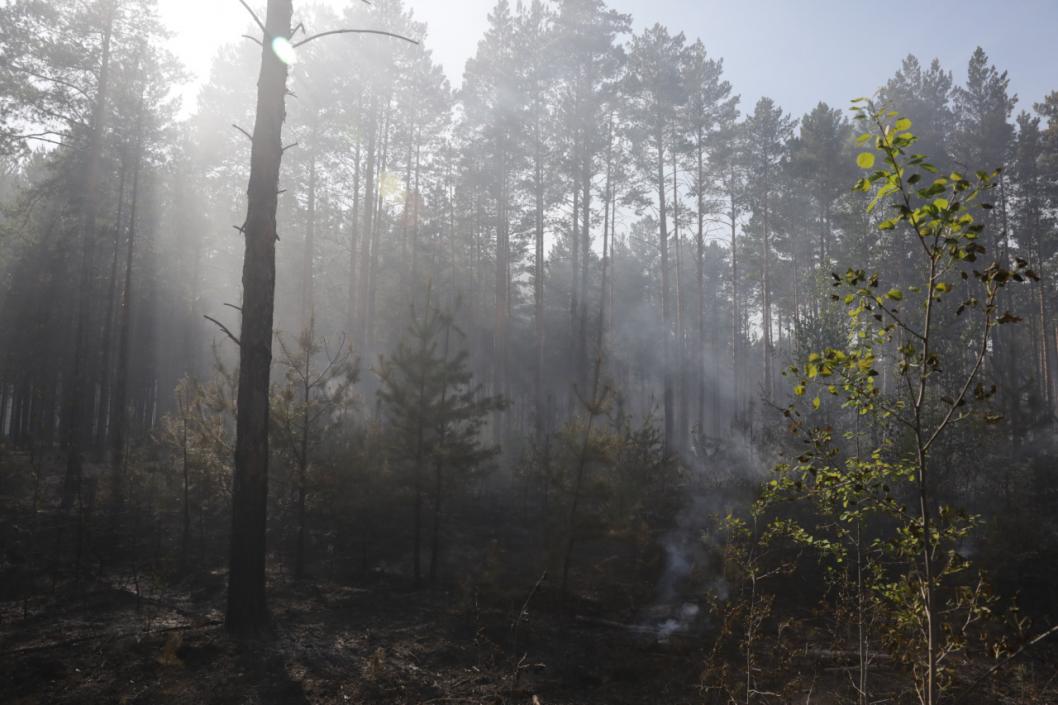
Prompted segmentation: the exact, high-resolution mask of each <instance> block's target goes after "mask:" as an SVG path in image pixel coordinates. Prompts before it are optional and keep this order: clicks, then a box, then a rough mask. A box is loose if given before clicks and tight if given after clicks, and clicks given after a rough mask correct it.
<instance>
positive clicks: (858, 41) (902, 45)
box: [161, 0, 1058, 115]
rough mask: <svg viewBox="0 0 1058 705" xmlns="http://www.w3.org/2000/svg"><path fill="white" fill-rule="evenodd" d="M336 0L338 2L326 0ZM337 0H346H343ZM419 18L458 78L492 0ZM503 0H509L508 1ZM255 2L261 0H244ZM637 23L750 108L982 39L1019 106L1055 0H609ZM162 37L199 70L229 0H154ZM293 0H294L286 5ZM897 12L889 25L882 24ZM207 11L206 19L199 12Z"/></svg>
mask: <svg viewBox="0 0 1058 705" xmlns="http://www.w3.org/2000/svg"><path fill="white" fill-rule="evenodd" d="M327 1H328V2H332V3H334V4H339V3H340V2H342V1H343V0H327ZM344 1H348V0H344ZM407 2H408V4H409V5H410V6H411V7H412V8H413V9H414V11H415V14H416V16H417V17H419V18H420V19H422V20H424V21H426V22H427V23H428V25H429V27H430V30H429V36H428V37H427V44H428V45H429V46H430V47H431V48H432V49H433V50H434V53H435V55H436V57H437V59H438V60H439V61H440V62H441V63H442V64H443V65H444V67H445V70H446V71H447V72H448V75H449V77H450V78H451V79H452V80H453V83H456V84H458V83H459V81H460V78H461V76H462V70H463V64H464V63H465V61H466V59H467V58H469V57H470V56H471V55H472V54H473V53H474V50H475V47H476V45H477V42H478V39H480V37H481V34H482V32H483V31H484V29H485V26H486V17H487V15H488V12H489V10H490V9H491V8H492V7H493V6H494V5H495V0H407ZM511 2H512V4H514V2H516V0H511ZM252 4H254V5H256V6H261V5H263V0H252ZM609 4H610V5H611V6H612V7H614V8H615V9H618V10H620V11H622V12H627V13H630V14H631V15H632V16H633V20H634V22H635V26H636V28H637V29H640V28H642V27H644V26H646V25H649V24H653V23H654V22H661V23H663V24H665V25H667V26H668V27H669V29H671V30H672V31H674V32H678V31H683V32H684V33H685V34H687V36H688V37H690V38H691V39H693V38H695V37H701V39H702V41H703V42H705V45H706V48H707V49H708V51H709V52H710V54H712V55H713V56H717V57H723V59H724V64H725V67H726V73H727V77H728V79H729V80H730V81H731V82H732V84H733V85H734V88H735V91H736V92H737V93H739V94H741V95H742V99H743V106H744V107H745V106H749V107H752V105H753V103H754V102H755V101H756V99H757V98H759V97H760V96H762V95H768V96H771V97H772V98H774V99H775V100H776V101H778V102H779V104H780V105H782V106H783V108H784V109H786V110H787V111H788V112H791V113H793V114H795V115H801V114H803V113H804V112H806V111H808V110H810V109H811V108H812V107H813V106H814V105H815V104H816V103H817V102H818V101H819V100H826V101H827V102H829V103H831V104H832V105H834V106H844V105H846V103H847V101H848V100H849V99H850V98H853V97H856V96H858V95H862V94H864V93H870V92H871V91H872V90H873V89H875V88H877V87H878V86H879V85H881V84H882V83H884V82H885V80H886V79H887V78H889V76H891V75H892V74H893V73H894V72H895V71H896V69H897V68H898V67H899V65H900V60H901V59H902V58H903V57H904V56H905V55H906V54H908V53H914V54H916V55H918V57H919V58H920V59H922V60H923V61H924V62H927V61H929V60H930V59H932V58H933V57H937V58H939V59H940V60H941V62H942V63H943V64H944V66H945V68H947V69H949V70H952V71H953V72H954V73H955V78H956V81H960V80H962V78H963V77H964V76H965V72H966V61H967V59H968V58H969V56H970V54H971V52H972V51H973V49H974V47H976V46H977V45H981V46H983V47H984V48H985V50H986V51H987V52H988V54H989V56H990V57H991V58H992V61H993V62H994V63H996V64H997V65H998V66H999V67H1000V68H1001V69H1006V70H1008V71H1009V72H1010V77H1011V87H1012V90H1013V91H1014V92H1016V93H1017V94H1018V95H1019V96H1020V98H1021V102H1020V104H1019V108H1022V107H1024V108H1031V104H1032V103H1033V102H1036V101H1039V100H1040V99H1041V98H1042V97H1043V96H1044V95H1045V94H1046V93H1048V92H1049V91H1052V90H1058V38H1056V33H1058V0H1003V1H995V0H993V1H992V2H985V1H984V0H951V1H949V2H943V3H942V2H937V1H936V0H918V1H916V0H907V1H906V2H903V3H900V2H876V1H873V2H867V1H866V0H799V1H795V0H609ZM161 5H162V11H163V16H164V17H165V18H166V20H167V21H168V23H169V24H170V26H171V27H172V28H173V30H174V31H175V33H176V36H175V38H174V43H173V46H174V48H175V50H176V51H177V53H178V54H179V55H180V56H181V57H182V58H183V59H184V61H185V62H186V63H187V64H188V65H189V67H190V68H191V70H192V72H193V73H195V74H197V75H199V76H202V75H204V74H205V71H206V69H207V68H208V64H209V60H210V58H211V57H212V56H213V54H214V52H215V51H216V49H217V47H218V46H220V44H221V43H223V42H224V41H232V40H233V39H235V38H237V37H238V35H239V34H241V33H242V30H243V29H244V26H245V22H246V15H245V12H244V11H243V10H242V8H241V7H240V6H239V4H238V2H237V0H161ZM296 7H297V3H295V8H296ZM894 16H895V17H900V16H902V17H905V18H907V19H906V22H904V23H903V24H902V25H901V26H899V27H886V26H885V25H884V24H883V23H884V22H886V21H890V20H891V18H893V17H894ZM205 17H209V18H210V21H208V22H207V21H203V18H205Z"/></svg>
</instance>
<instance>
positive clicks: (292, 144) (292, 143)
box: [283, 142, 298, 154]
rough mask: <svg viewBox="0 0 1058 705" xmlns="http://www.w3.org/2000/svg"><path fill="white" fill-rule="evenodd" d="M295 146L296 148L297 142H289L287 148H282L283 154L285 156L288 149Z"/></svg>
mask: <svg viewBox="0 0 1058 705" xmlns="http://www.w3.org/2000/svg"><path fill="white" fill-rule="evenodd" d="M297 146H298V143H297V142H291V143H290V144H288V145H287V146H285V147H283V153H284V154H285V153H286V151H287V150H288V149H294V147H297Z"/></svg>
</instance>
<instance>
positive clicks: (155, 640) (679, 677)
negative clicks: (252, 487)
mask: <svg viewBox="0 0 1058 705" xmlns="http://www.w3.org/2000/svg"><path fill="white" fill-rule="evenodd" d="M213 577H214V578H215V579H214V580H212V581H211V580H203V581H196V583H195V584H187V585H182V586H180V585H178V586H172V587H169V588H166V589H158V588H157V587H155V588H154V589H153V590H151V596H150V597H147V596H145V595H144V594H143V593H142V592H141V593H140V594H137V586H136V585H130V584H121V583H120V582H118V581H108V582H102V581H96V582H95V583H94V584H93V585H91V586H85V587H84V589H83V590H80V591H78V592H77V593H76V594H74V593H69V594H65V595H63V594H57V595H54V596H52V597H50V598H48V599H43V598H37V599H34V600H31V601H28V602H25V603H6V604H4V605H3V606H2V611H0V619H2V623H0V644H2V647H0V648H2V660H0V701H2V702H10V703H57V704H58V703H71V704H72V703H130V704H131V703H152V704H153V703H159V704H170V703H171V704H174V705H175V704H178V703H179V704H181V705H183V704H185V703H186V704H190V703H215V704H217V705H221V704H226V703H262V704H269V703H277V704H278V703H282V704H284V705H286V704H288V703H290V704H297V703H314V704H315V703H372V704H373V703H422V704H425V703H512V702H517V703H532V702H533V697H534V696H536V697H537V699H538V700H539V701H540V702H543V703H569V704H573V703H585V704H588V703H592V704H594V703H600V704H601V703H683V702H696V701H698V698H697V697H696V696H695V694H696V693H697V688H696V684H697V680H698V675H699V671H700V662H699V661H698V659H697V658H696V657H695V654H694V650H693V649H690V648H688V647H687V645H686V643H684V642H681V641H678V640H677V641H672V642H669V643H664V644H663V643H658V641H657V639H656V638H655V637H653V636H651V637H648V636H647V635H645V634H642V633H638V632H636V631H634V630H627V631H626V630H622V629H620V628H619V624H618V623H617V622H613V623H611V622H610V620H608V619H606V617H605V615H604V613H603V612H602V611H601V610H600V609H599V607H598V606H597V605H595V604H593V603H591V602H590V601H587V600H583V599H581V600H577V601H576V604H572V603H570V602H568V601H565V602H563V603H558V602H556V598H555V596H554V595H551V594H550V593H549V592H548V591H547V590H546V589H542V590H541V592H540V593H539V594H537V595H536V596H535V597H534V601H535V602H536V605H531V607H530V609H529V610H528V611H527V616H526V617H525V618H524V619H523V621H522V623H521V624H520V625H519V628H518V631H517V634H515V633H514V630H513V629H512V625H513V623H514V619H515V615H517V614H518V612H519V609H520V605H516V604H513V603H511V604H499V603H494V604H484V602H483V601H481V600H479V599H477V598H476V597H475V596H474V595H464V596H458V595H457V594H456V593H453V592H446V591H434V590H414V591H413V590H409V589H408V588H407V587H406V581H397V580H390V579H386V578H380V579H378V580H376V581H374V582H371V583H369V584H364V585H359V586H345V585H338V584H335V583H305V584H286V585H281V584H278V583H277V584H274V585H273V586H272V588H271V592H270V596H271V609H272V614H273V622H274V627H273V632H274V634H273V637H272V638H270V639H265V640H261V641H258V642H235V641H233V640H231V639H229V638H228V637H227V636H226V635H225V633H224V631H223V626H222V625H221V620H222V615H221V612H220V608H221V606H222V604H223V596H224V591H223V587H224V581H223V576H221V575H216V576H213ZM141 587H142V586H141ZM610 616H614V615H610ZM515 640H517V643H515ZM516 670H517V671H518V677H517V682H516V681H515V672H516Z"/></svg>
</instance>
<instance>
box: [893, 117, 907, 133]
mask: <svg viewBox="0 0 1058 705" xmlns="http://www.w3.org/2000/svg"><path fill="white" fill-rule="evenodd" d="M893 129H895V130H896V131H897V132H905V131H907V130H910V129H911V120H909V119H908V118H900V119H899V120H897V121H896V123H895V124H894V125H893Z"/></svg>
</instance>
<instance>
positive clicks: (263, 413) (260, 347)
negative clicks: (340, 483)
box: [225, 0, 293, 636]
mask: <svg viewBox="0 0 1058 705" xmlns="http://www.w3.org/2000/svg"><path fill="white" fill-rule="evenodd" d="M292 14H293V3H292V0H269V1H268V11H267V15H266V19H265V28H266V32H265V36H264V37H263V43H264V47H263V50H262V52H261V73H260V77H259V79H258V83H257V116H256V120H255V122H254V131H253V147H252V150H251V155H250V183H249V187H248V189H247V209H246V224H245V225H244V226H243V235H244V237H245V240H246V255H245V259H244V260H243V274H242V283H243V298H242V328H241V335H240V345H239V398H238V400H239V409H238V419H237V422H236V432H235V475H234V477H233V478H232V530H231V555H230V566H231V568H230V573H229V576H228V609H227V613H226V615H225V626H226V627H227V629H228V631H229V632H231V633H233V634H236V635H239V636H255V635H260V634H262V633H263V632H265V631H266V630H267V627H268V607H267V604H266V601H265V524H266V510H267V502H268V387H269V376H270V372H271V366H272V322H273V314H274V303H275V247H276V208H277V206H278V198H279V194H278V192H279V167H280V164H281V162H282V160H283V144H282V132H283V120H284V119H285V117H286V105H285V103H286V92H287V73H288V68H287V65H286V64H285V63H283V62H282V61H280V59H279V57H278V56H277V55H276V53H275V52H274V51H273V49H272V39H271V38H272V37H276V38H278V39H277V41H284V40H283V39H282V38H285V37H289V36H290V21H291V16H292Z"/></svg>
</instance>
